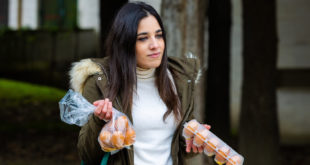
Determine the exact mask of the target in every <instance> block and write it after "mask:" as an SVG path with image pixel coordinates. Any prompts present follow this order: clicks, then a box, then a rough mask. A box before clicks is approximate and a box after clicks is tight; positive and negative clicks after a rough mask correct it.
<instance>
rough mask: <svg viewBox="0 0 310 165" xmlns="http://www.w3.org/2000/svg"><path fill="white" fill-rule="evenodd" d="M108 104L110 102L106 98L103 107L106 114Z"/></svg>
mask: <svg viewBox="0 0 310 165" xmlns="http://www.w3.org/2000/svg"><path fill="white" fill-rule="evenodd" d="M108 104H109V101H107V99H105V100H104V105H103V109H102V112H103V113H104V114H106V113H107V109H108Z"/></svg>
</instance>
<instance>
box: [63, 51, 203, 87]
mask: <svg viewBox="0 0 310 165" xmlns="http://www.w3.org/2000/svg"><path fill="white" fill-rule="evenodd" d="M190 55H191V56H189V55H188V56H186V57H183V58H177V57H169V58H168V61H169V62H168V63H169V64H168V65H169V68H171V69H174V70H176V71H177V72H179V73H182V74H185V75H188V76H187V77H188V80H189V81H192V82H194V83H195V84H197V83H198V82H199V80H200V78H201V76H202V72H203V69H201V68H200V63H199V59H198V58H197V57H195V56H193V55H192V54H190ZM105 62H106V59H105V58H103V59H83V60H81V61H78V62H74V63H73V64H72V68H71V70H70V72H69V76H70V88H72V89H73V90H74V91H76V92H79V93H82V92H83V88H84V85H85V82H86V80H87V78H88V77H89V76H91V75H95V74H103V71H102V68H101V67H100V65H102V64H103V63H105Z"/></svg>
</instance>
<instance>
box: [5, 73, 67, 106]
mask: <svg viewBox="0 0 310 165" xmlns="http://www.w3.org/2000/svg"><path fill="white" fill-rule="evenodd" d="M65 93H66V91H64V90H61V89H57V88H53V87H48V86H42V85H34V84H30V83H26V82H20V81H14V80H8V79H3V78H0V100H27V101H37V102H55V101H56V102H58V101H59V100H60V99H61V98H62V97H63V96H64V95H65Z"/></svg>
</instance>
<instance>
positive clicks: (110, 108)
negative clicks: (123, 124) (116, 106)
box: [106, 102, 112, 120]
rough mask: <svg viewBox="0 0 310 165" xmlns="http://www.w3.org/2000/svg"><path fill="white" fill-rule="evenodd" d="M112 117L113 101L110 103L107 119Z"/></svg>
mask: <svg viewBox="0 0 310 165" xmlns="http://www.w3.org/2000/svg"><path fill="white" fill-rule="evenodd" d="M111 118H112V102H109V104H108V112H107V114H106V119H107V120H110V119H111Z"/></svg>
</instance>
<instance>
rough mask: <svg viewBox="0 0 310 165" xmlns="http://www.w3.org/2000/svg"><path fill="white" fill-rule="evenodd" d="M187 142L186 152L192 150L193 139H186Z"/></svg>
mask: <svg viewBox="0 0 310 165" xmlns="http://www.w3.org/2000/svg"><path fill="white" fill-rule="evenodd" d="M185 142H186V152H191V147H192V144H191V143H192V140H190V139H189V140H185Z"/></svg>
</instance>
